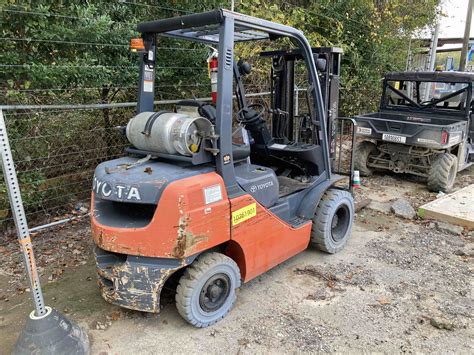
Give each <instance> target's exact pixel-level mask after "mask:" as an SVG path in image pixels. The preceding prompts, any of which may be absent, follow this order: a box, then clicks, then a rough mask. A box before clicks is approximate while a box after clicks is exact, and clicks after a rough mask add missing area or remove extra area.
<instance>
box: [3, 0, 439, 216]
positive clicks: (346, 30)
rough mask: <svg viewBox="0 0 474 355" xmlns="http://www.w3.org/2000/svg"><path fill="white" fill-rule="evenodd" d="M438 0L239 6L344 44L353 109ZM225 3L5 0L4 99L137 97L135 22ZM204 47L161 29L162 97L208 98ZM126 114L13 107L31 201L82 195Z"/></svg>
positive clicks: (368, 105)
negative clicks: (172, 37)
mask: <svg viewBox="0 0 474 355" xmlns="http://www.w3.org/2000/svg"><path fill="white" fill-rule="evenodd" d="M437 3H438V0H424V1H406V0H391V1H386V0H383V1H382V0H312V1H307V0H288V1H284V0H241V1H240V2H238V1H236V11H239V12H243V13H246V14H249V15H253V16H257V17H260V18H264V19H268V20H272V21H276V22H280V23H283V24H287V25H290V26H294V27H296V28H298V29H300V30H302V31H303V32H304V33H305V35H306V36H307V38H308V40H309V42H310V43H311V45H313V46H337V47H342V48H343V50H344V55H343V57H342V58H343V59H342V88H341V107H340V115H341V116H351V115H353V114H357V113H360V112H363V111H370V110H374V109H375V108H376V106H377V104H378V100H379V96H380V92H379V91H380V82H379V79H380V77H381V76H382V75H383V74H384V73H385V72H387V71H391V70H403V69H404V66H405V61H406V51H407V47H408V39H409V38H410V37H411V36H412V35H413V33H414V31H416V30H417V29H419V28H422V27H424V26H425V25H427V24H430V23H431V22H432V21H433V19H434V18H435V16H436V7H437ZM229 4H230V1H229V0H203V1H195V0H180V1H178V0H167V1H164V0H154V1H150V0H140V1H139V0H119V1H108V0H92V1H85V0H76V1H65V0H36V1H28V2H26V1H16V0H6V1H3V2H2V3H1V5H0V9H1V12H0V16H1V22H2V27H1V30H0V31H1V35H0V37H1V39H0V100H1V103H2V104H67V103H110V102H129V101H135V100H136V90H137V89H136V88H137V79H138V71H139V67H138V57H137V56H136V55H135V54H132V53H130V51H129V49H128V45H129V40H130V38H132V37H136V36H137V35H138V33H137V32H136V25H137V23H139V22H143V21H149V20H153V19H159V18H166V17H172V16H177V15H183V14H187V13H196V12H202V11H206V10H210V9H213V8H218V7H221V6H222V7H229ZM289 44H290V43H289V42H288V41H280V42H279V43H276V44H269V43H268V42H263V43H254V44H252V45H251V46H247V47H246V48H244V47H243V46H242V47H241V46H238V47H237V49H238V53H239V54H240V55H242V56H244V57H248V56H250V55H256V54H258V52H260V51H261V50H262V49H269V48H272V45H273V46H276V45H279V46H281V45H283V46H286V45H289ZM170 47H171V48H170ZM207 54H208V49H206V48H204V47H203V46H199V45H196V44H193V43H190V42H177V41H171V40H169V39H163V38H159V39H158V50H157V62H158V68H157V73H156V75H157V80H156V85H157V86H156V99H158V100H160V99H177V98H190V97H203V96H209V79H208V77H207V69H206V64H205V59H206V58H207ZM267 69H268V68H267ZM246 80H250V83H249V84H250V85H254V86H253V88H254V89H255V88H256V87H257V86H255V85H264V84H265V83H266V82H268V70H264V68H262V67H259V66H258V65H257V66H255V70H254V72H253V74H252V75H251V76H249V77H248V78H247V79H246ZM259 87H260V88H261V86H259ZM250 91H252V90H250ZM253 91H254V92H255V91H258V89H257V90H253ZM17 114H18V115H17ZM131 115H133V109H128V110H127V109H123V110H122V109H120V110H101V111H100V112H99V111H88V110H80V111H67V112H66V111H59V112H58V111H53V112H51V113H45V112H42V113H41V112H40V113H34V112H17V113H12V114H9V115H7V123H8V125H9V127H8V131H9V135H10V139H11V141H12V146H13V147H14V158H15V161H16V163H17V169H18V171H20V172H21V174H20V181H21V183H22V191H23V196H24V200H25V203H26V204H27V206H28V207H29V210H30V211H31V210H38V209H40V208H41V209H42V210H44V209H46V208H48V207H50V206H58V205H60V204H65V203H69V202H70V201H74V200H75V199H76V200H77V199H80V198H87V195H88V193H89V187H88V186H89V181H90V175H91V172H92V170H93V168H94V167H95V166H96V165H97V163H99V162H100V161H102V160H104V159H108V158H112V157H115V156H117V155H118V154H120V152H121V150H122V148H123V144H125V142H124V140H123V138H120V137H119V135H118V134H117V132H116V131H115V130H114V129H113V127H114V126H118V125H123V124H125V123H126V122H127V120H128V119H129V118H130V117H131ZM4 192H5V186H4V185H0V193H1V196H0V220H1V219H2V218H4V215H2V213H3V214H4V213H5V208H6V206H7V201H6V195H5V193H4ZM47 201H49V202H47ZM48 203H49V204H48ZM2 211H3V212H2Z"/></svg>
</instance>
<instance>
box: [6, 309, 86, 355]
mask: <svg viewBox="0 0 474 355" xmlns="http://www.w3.org/2000/svg"><path fill="white" fill-rule="evenodd" d="M46 309H47V313H46V314H45V315H44V316H42V317H37V316H35V314H34V311H33V312H31V313H30V316H29V317H28V321H27V322H26V326H25V328H24V329H23V331H22V332H21V334H20V336H19V337H18V340H17V342H16V344H15V348H14V349H13V352H12V354H14V355H20V354H25V355H26V354H68V355H72V354H77V355H86V354H89V352H90V346H89V338H88V337H87V334H86V333H85V332H84V331H83V330H82V329H81V328H80V327H79V326H78V325H77V324H76V323H74V322H72V321H71V320H69V319H67V318H66V317H65V316H63V315H62V314H61V313H59V312H58V311H57V310H55V309H52V308H51V307H46Z"/></svg>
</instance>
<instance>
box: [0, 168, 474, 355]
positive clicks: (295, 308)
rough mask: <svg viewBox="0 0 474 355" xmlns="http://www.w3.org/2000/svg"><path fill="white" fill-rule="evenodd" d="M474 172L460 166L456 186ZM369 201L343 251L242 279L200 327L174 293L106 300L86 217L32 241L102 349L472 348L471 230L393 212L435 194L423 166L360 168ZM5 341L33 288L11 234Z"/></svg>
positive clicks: (65, 302) (0, 275)
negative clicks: (229, 300)
mask: <svg viewBox="0 0 474 355" xmlns="http://www.w3.org/2000/svg"><path fill="white" fill-rule="evenodd" d="M472 183H474V169H470V170H468V171H466V172H463V173H462V174H461V175H460V176H459V178H458V183H457V185H456V188H460V187H462V186H466V185H468V184H472ZM362 185H363V186H362V188H361V189H360V190H358V191H357V198H359V199H362V198H366V197H370V198H371V199H372V203H371V204H370V205H369V206H368V207H367V208H365V209H363V210H361V211H360V212H359V213H358V215H357V217H356V223H355V227H354V231H353V233H352V236H351V239H350V241H349V243H348V245H347V247H346V248H345V249H344V250H343V251H342V252H340V253H338V254H336V255H327V254H324V253H321V252H318V251H315V250H311V249H309V250H307V251H305V252H303V253H301V254H300V255H298V256H296V257H294V258H292V259H290V260H288V261H287V262H285V263H283V264H281V265H279V266H278V267H276V268H274V269H272V270H270V271H269V272H267V273H265V274H264V275H261V276H259V277H257V278H256V279H254V280H253V281H251V282H249V283H247V284H245V285H243V286H242V287H241V289H240V291H239V293H238V300H237V303H236V305H235V308H234V309H233V310H232V311H231V313H230V314H229V315H228V316H227V317H226V318H225V319H223V320H222V321H221V322H219V323H218V324H216V325H214V326H212V327H210V328H206V329H195V328H193V327H191V326H189V325H187V323H185V322H184V321H183V320H182V319H181V318H180V317H179V315H178V314H177V311H176V308H175V306H174V304H173V303H172V302H168V303H167V304H166V305H165V307H164V309H163V311H162V313H161V314H160V315H147V314H143V313H140V312H133V311H128V310H124V309H120V308H118V307H115V306H112V305H109V304H107V303H106V302H105V301H103V300H102V298H101V297H100V295H99V291H98V287H97V285H96V282H95V270H94V264H93V260H92V255H91V241H90V237H89V233H90V231H89V228H88V225H87V221H84V222H80V223H76V224H75V225H68V226H65V227H63V228H60V229H55V230H50V231H47V232H43V233H39V234H37V235H36V236H35V237H34V247H35V252H36V255H37V259H38V264H39V266H40V273H41V275H42V280H43V286H44V291H45V300H46V303H47V304H48V305H51V306H53V307H55V308H56V309H58V310H60V311H61V312H63V313H65V314H66V315H68V316H69V317H70V318H71V319H74V320H76V321H77V322H78V323H79V324H80V325H82V326H83V327H84V328H85V329H87V331H88V333H89V336H90V338H91V341H92V352H93V353H94V354H112V353H130V352H134V353H157V352H159V353H161V352H162V353H165V352H166V353H197V352H206V353H223V352H224V353H255V352H263V353H269V352H272V353H287V352H295V351H298V352H317V351H323V352H366V351H371V352H405V351H406V352H441V353H446V352H464V353H473V352H474V341H473V339H474V331H473V327H472V320H473V317H474V300H473V294H472V290H473V276H472V275H473V258H474V233H473V232H472V231H471V232H469V231H467V230H464V231H463V232H462V233H461V234H460V235H454V234H449V233H447V232H444V231H440V230H438V229H437V228H436V224H435V223H434V222H433V221H430V220H419V219H414V220H405V219H401V218H398V217H395V216H394V215H393V214H392V213H391V212H390V205H391V203H392V201H393V200H395V199H397V198H400V197H402V198H405V199H407V200H408V201H410V203H411V204H412V206H413V207H414V208H415V209H417V208H418V207H419V206H420V205H421V204H423V203H425V202H427V201H430V200H433V199H435V198H436V194H433V193H429V192H428V191H427V190H426V187H425V185H424V184H423V183H422V182H420V181H418V180H417V179H414V178H407V177H406V176H402V177H400V176H396V175H379V176H375V177H372V178H370V179H363V180H362ZM0 255H1V257H2V259H1V262H0V331H1V333H2V337H1V338H0V353H9V349H11V347H12V346H13V344H14V342H15V340H16V338H17V336H18V333H19V332H20V330H21V328H22V326H23V324H24V321H25V319H26V316H27V313H28V312H29V311H31V309H32V305H31V302H30V294H29V289H28V285H27V283H26V280H25V277H24V273H23V269H22V267H21V265H22V264H21V256H20V255H19V253H18V247H17V244H16V241H15V240H14V239H13V238H10V239H8V238H7V239H6V240H5V239H4V240H2V241H1V244H0Z"/></svg>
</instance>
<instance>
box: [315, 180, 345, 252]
mask: <svg viewBox="0 0 474 355" xmlns="http://www.w3.org/2000/svg"><path fill="white" fill-rule="evenodd" d="M335 215H337V217H336V218H337V220H336V223H337V224H336V226H335V227H334V226H333V222H334V218H335V217H334V216H335ZM339 219H341V220H340V221H339ZM353 221H354V198H353V197H352V195H351V194H350V193H349V192H348V191H343V190H338V189H329V190H327V191H326V192H325V193H324V195H323V196H322V197H321V200H320V201H319V204H318V207H317V208H316V213H315V215H314V217H313V226H312V228H311V241H310V244H311V245H312V246H313V247H316V248H318V249H319V250H322V251H325V252H326V253H330V254H335V253H337V252H338V251H340V250H342V249H343V248H344V246H345V245H346V243H347V240H348V239H349V236H350V235H351V231H352V223H353ZM334 228H339V229H338V230H336V229H334Z"/></svg>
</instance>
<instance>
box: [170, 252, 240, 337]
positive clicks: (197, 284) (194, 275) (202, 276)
mask: <svg viewBox="0 0 474 355" xmlns="http://www.w3.org/2000/svg"><path fill="white" fill-rule="evenodd" d="M216 275H225V277H226V278H227V279H228V281H229V287H228V289H229V293H228V295H227V296H226V297H225V299H224V301H223V304H222V305H221V306H219V308H218V309H216V310H214V311H206V310H205V309H204V308H203V306H202V305H201V301H200V300H201V298H200V297H201V296H200V295H201V292H204V289H203V287H204V286H205V284H206V282H208V281H209V280H211V279H212V278H213V277H216ZM239 287H240V270H239V267H238V266H237V264H236V263H235V261H234V260H232V259H231V258H229V257H228V256H225V255H223V254H220V253H207V254H204V255H202V256H199V257H198V258H197V259H196V260H195V261H194V262H193V263H192V264H191V265H190V266H189V267H188V268H187V269H186V270H185V272H184V274H183V276H181V279H180V280H179V284H178V287H177V289H176V308H177V309H178V312H179V314H180V315H181V317H183V318H184V319H185V320H186V321H187V322H188V323H190V324H192V325H194V326H195V327H198V328H205V327H208V326H210V325H212V324H214V323H216V322H217V321H219V320H221V319H222V318H224V317H225V316H226V315H227V313H229V311H230V310H231V308H232V306H233V305H234V303H235V300H236V298H237V296H236V289H237V288H239Z"/></svg>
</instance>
